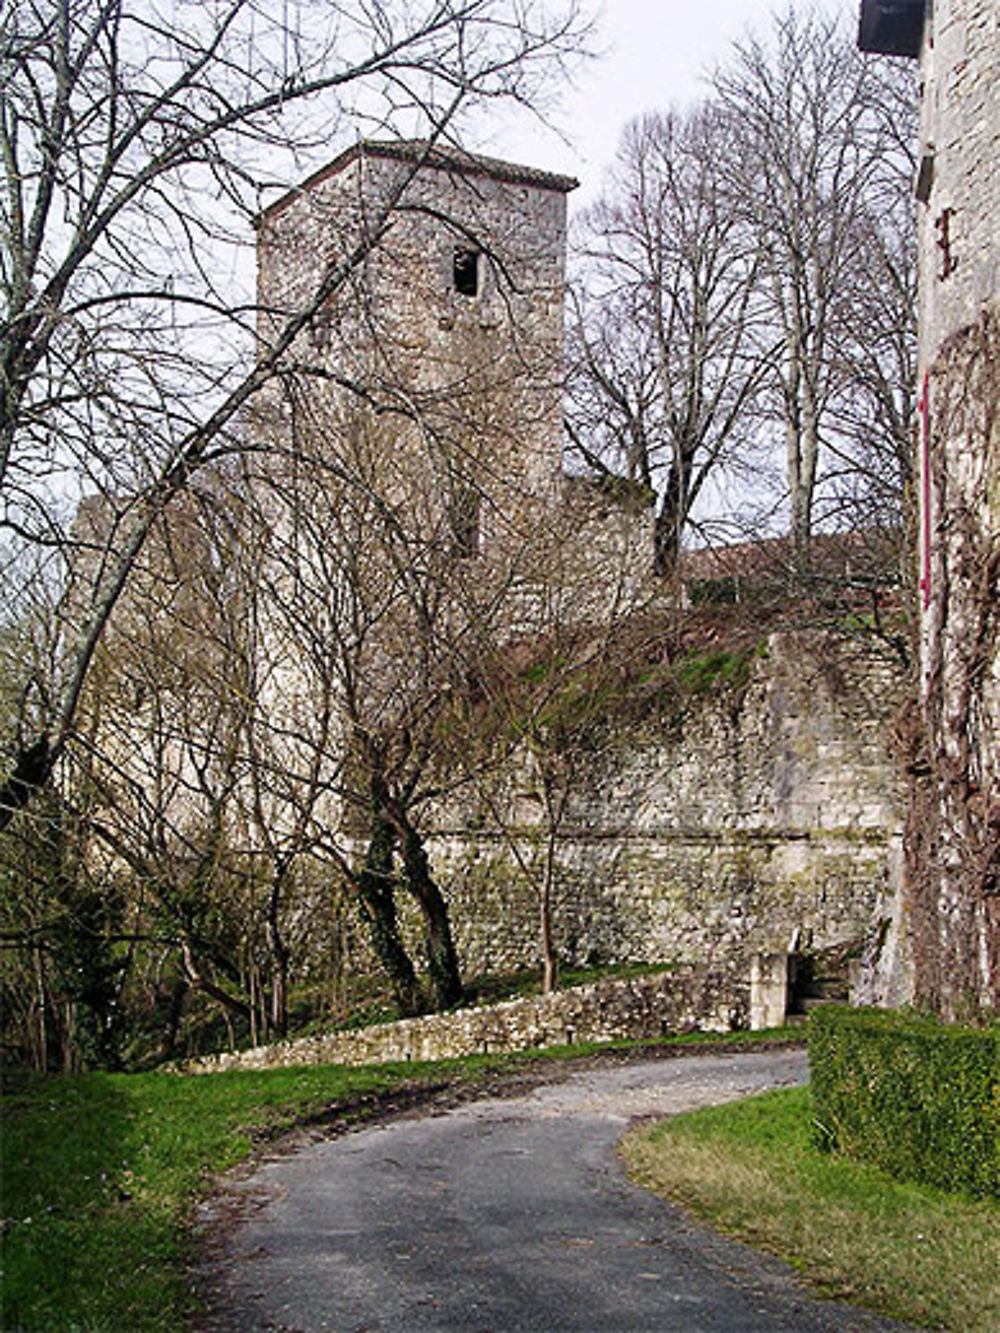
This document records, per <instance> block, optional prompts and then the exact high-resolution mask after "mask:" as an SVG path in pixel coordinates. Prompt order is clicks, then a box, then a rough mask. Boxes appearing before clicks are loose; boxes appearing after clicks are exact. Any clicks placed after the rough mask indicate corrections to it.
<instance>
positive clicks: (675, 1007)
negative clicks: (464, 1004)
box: [185, 969, 749, 1074]
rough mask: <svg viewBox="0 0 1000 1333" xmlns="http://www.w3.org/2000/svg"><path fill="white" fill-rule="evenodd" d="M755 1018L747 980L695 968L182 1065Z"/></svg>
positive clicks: (560, 1040) (339, 1056)
mask: <svg viewBox="0 0 1000 1333" xmlns="http://www.w3.org/2000/svg"><path fill="white" fill-rule="evenodd" d="M748 1017H749V980H748V977H746V978H744V977H739V976H737V975H735V974H733V973H732V972H728V971H714V972H710V971H707V970H706V969H694V970H691V971H688V972H687V973H684V974H682V975H676V974H670V975H662V976H655V977H637V978H635V979H633V980H631V981H613V980H607V981H599V982H597V983H595V984H594V985H592V986H581V987H578V988H576V989H574V990H566V991H560V992H558V993H556V994H555V995H548V996H534V997H529V998H526V999H520V1000H508V1001H506V1002H505V1003H503V1004H497V1005H492V1006H490V1007H488V1008H480V1009H459V1010H456V1011H455V1012H453V1013H447V1014H430V1015H428V1016H427V1017H425V1018H410V1019H406V1020H404V1021H403V1022H400V1023H386V1024H382V1025H380V1026H378V1027H370V1028H363V1029H361V1030H359V1031H357V1032H337V1033H331V1034H330V1035H328V1036H323V1037H307V1038H302V1039H300V1040H297V1041H286V1042H279V1043H277V1044H275V1045H273V1046H261V1047H258V1048H256V1049H254V1050H250V1051H234V1052H231V1053H228V1054H224V1055H215V1056H206V1057H205V1058H204V1059H200V1060H195V1061H192V1062H191V1063H190V1064H189V1065H187V1066H186V1067H185V1069H186V1072H188V1073H192V1074H211V1073H217V1072H219V1071H220V1070H224V1069H275V1068H279V1067H286V1066H291V1065H318V1064H344V1065H363V1064H376V1063H381V1062H383V1061H391V1060H400V1061H407V1060H446V1059H453V1058H455V1057H457V1056H462V1055H479V1054H484V1053H486V1052H501V1051H525V1050H532V1049H536V1048H542V1047H546V1046H561V1045H572V1044H573V1043H576V1042H608V1041H626V1040H633V1041H638V1040H643V1039H645V1038H655V1037H662V1036H665V1035H669V1034H671V1033H676V1032H684V1031H688V1030H693V1029H695V1028H697V1029H698V1030H700V1031H718V1032H728V1031H732V1030H734V1029H736V1028H744V1027H746V1026H747V1022H748Z"/></svg>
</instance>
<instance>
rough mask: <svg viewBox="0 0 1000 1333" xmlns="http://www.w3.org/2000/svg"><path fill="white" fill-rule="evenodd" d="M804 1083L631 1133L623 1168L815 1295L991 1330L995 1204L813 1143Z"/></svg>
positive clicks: (994, 1325)
mask: <svg viewBox="0 0 1000 1333" xmlns="http://www.w3.org/2000/svg"><path fill="white" fill-rule="evenodd" d="M810 1122H811V1102H810V1096H809V1092H808V1090H806V1089H794V1090H792V1091H780V1092H773V1093H765V1094H763V1095H762V1096H759V1097H753V1098H750V1099H748V1100H746V1101H742V1102H737V1103H733V1104H731V1105H728V1106H721V1107H715V1108H713V1109H711V1110H707V1111H698V1112H693V1113H691V1114H689V1115H684V1116H678V1117H676V1118H675V1119H673V1120H670V1121H666V1122H663V1123H661V1124H658V1125H654V1126H651V1127H644V1128H642V1129H640V1130H637V1131H635V1132H633V1133H632V1134H631V1135H630V1136H629V1137H628V1139H627V1140H626V1142H625V1144H624V1145H623V1154H624V1156H625V1160H626V1163H627V1164H628V1167H629V1170H630V1171H631V1173H632V1175H633V1177H634V1178H635V1179H636V1180H638V1181H639V1182H640V1183H642V1184H644V1185H646V1186H648V1187H649V1188H652V1189H655V1190H656V1191H657V1192H659V1193H662V1194H665V1195H667V1196H668V1197H670V1198H673V1199H676V1200H679V1201H680V1202H681V1203H683V1204H684V1205H685V1206H686V1207H687V1208H688V1209H689V1211H690V1212H691V1213H693V1214H694V1216H696V1217H698V1218H699V1219H701V1220H702V1221H706V1222H708V1223H710V1224H711V1225H712V1226H714V1227H717V1228H718V1229H719V1230H721V1231H724V1232H725V1233H726V1234H728V1235H731V1236H735V1237H737V1238H738V1239H740V1240H743V1241H746V1242H747V1243H749V1244H751V1245H754V1246H756V1247H757V1248H759V1249H763V1250H766V1251H768V1252H769V1253H772V1254H776V1255H778V1256H780V1257H781V1258H783V1259H785V1260H787V1261H788V1262H790V1263H792V1264H793V1265H794V1266H795V1267H796V1268H798V1269H799V1270H800V1271H801V1272H802V1273H803V1275H804V1276H805V1277H806V1278H807V1279H808V1280H809V1281H810V1282H811V1283H813V1284H814V1285H815V1286H817V1287H818V1288H819V1289H820V1290H821V1291H822V1292H823V1293H825V1294H827V1295H831V1296H838V1297H843V1298H845V1299H849V1300H852V1301H855V1302H856V1303H858V1304H860V1305H864V1306H867V1307H869V1308H871V1309H875V1310H878V1311H880V1312H882V1313H883V1314H888V1315H892V1316H895V1317H896V1318H900V1319H905V1320H908V1321H910V1322H912V1323H915V1324H925V1325H929V1326H936V1327H944V1328H949V1329H956V1330H959V1329H960V1330H962V1333H986V1331H987V1330H995V1329H998V1328H1000V1207H998V1206H997V1205H996V1204H995V1203H988V1202H985V1201H981V1200H974V1199H972V1198H969V1197H967V1196H964V1195H961V1194H954V1193H950V1192H947V1191H944V1190H940V1189H935V1188H933V1187H931V1186H925V1185H915V1184H910V1183H903V1182H900V1181H896V1180H893V1179H890V1178H889V1177H887V1176H886V1175H884V1174H882V1173H881V1172H880V1171H878V1170H877V1169H876V1168H874V1167H871V1166H866V1165H864V1164H861V1163H857V1162H852V1161H849V1160H847V1159H846V1158H842V1157H837V1156H833V1155H831V1154H828V1153H823V1152H820V1151H819V1150H818V1149H817V1148H816V1147H815V1146H814V1144H813V1143H812V1141H811V1138H810Z"/></svg>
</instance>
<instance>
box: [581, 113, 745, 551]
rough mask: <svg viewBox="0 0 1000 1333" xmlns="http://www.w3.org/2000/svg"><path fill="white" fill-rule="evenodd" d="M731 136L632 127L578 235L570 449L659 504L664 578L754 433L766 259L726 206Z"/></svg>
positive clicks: (704, 121) (668, 123)
mask: <svg viewBox="0 0 1000 1333" xmlns="http://www.w3.org/2000/svg"><path fill="white" fill-rule="evenodd" d="M735 132H736V131H735V129H734V125H733V117H732V116H731V114H730V113H729V112H727V111H726V110H725V109H724V108H722V107H720V106H718V105H714V104H711V103H710V104H706V105H703V106H701V107H700V108H698V109H697V110H695V111H693V112H691V113H689V114H687V115H680V114H674V113H671V114H649V115H646V116H643V117H640V118H639V119H638V120H635V121H633V122H632V123H631V124H630V125H629V126H628V128H627V129H626V131H625V134H624V136H623V139H622V143H621V147H620V149H619V151H618V157H617V160H616V163H615V167H614V169H613V171H612V173H611V176H610V179H609V181H608V184H607V186H606V188H605V191H604V193H603V194H602V196H601V198H600V199H599V200H598V201H597V203H596V204H595V205H594V206H593V207H592V208H591V209H590V210H588V212H587V213H586V214H585V216H584V218H583V219H582V223H581V226H580V232H579V238H578V239H579V243H580V250H581V256H580V258H581V263H582V280H581V282H580V283H579V285H578V287H577V289H576V300H575V307H574V313H575V319H574V322H573V326H572V344H571V347H572V363H571V379H570V384H571V398H570V408H569V425H570V431H571V438H572V442H573V446H574V448H575V450H576V452H577V453H578V454H579V455H581V456H582V457H583V459H584V460H585V462H586V463H587V464H588V465H589V466H590V467H592V468H595V469H596V470H598V471H599V472H608V473H618V474H624V475H625V476H626V477H628V478H629V479H632V480H635V481H638V482H641V483H642V484H643V485H644V486H646V487H648V488H649V490H650V491H651V492H653V493H655V494H656V496H657V503H656V518H655V569H656V572H657V573H660V574H666V573H669V572H670V571H671V570H672V569H673V566H674V564H675V561H676V558H677V554H678V551H679V550H680V545H681V537H682V534H683V532H684V529H685V526H686V524H687V522H688V520H689V518H690V516H691V512H692V509H693V508H694V506H695V504H696V503H697V501H698V499H699V497H700V496H701V495H702V493H703V492H704V491H705V489H706V487H707V485H708V483H709V481H710V478H713V477H714V476H715V475H716V474H717V473H719V472H721V470H722V469H724V468H726V467H727V466H729V467H732V466H735V465H738V464H739V463H740V462H741V461H743V455H744V453H745V451H746V450H747V448H748V445H749V443H750V442H751V440H752V438H753V433H754V423H753V418H752V411H751V409H752V407H753V403H754V396H755V393H756V391H757V389H758V387H759V384H760V381H761V378H762V375H763V367H764V361H763V359H762V358H761V357H760V355H759V339H760V338H761V337H763V336H764V332H763V331H762V330H761V329H760V327H759V320H760V300H759V290H758V286H759V281H758V280H759V276H760V272H761V254H760V251H759V250H758V249H757V247H756V240H755V237H754V234H753V232H752V230H751V229H750V228H749V227H748V225H747V220H746V219H745V218H744V217H743V216H741V214H740V212H739V211H738V210H736V209H734V208H733V205H732V199H731V197H730V194H729V188H728V178H727V170H726V154H727V152H728V151H729V149H730V146H731V144H732V142H733V139H734V135H735Z"/></svg>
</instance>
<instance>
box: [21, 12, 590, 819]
mask: <svg viewBox="0 0 1000 1333" xmlns="http://www.w3.org/2000/svg"><path fill="white" fill-rule="evenodd" d="M276 13H278V14H280V11H275V8H274V7H273V6H267V5H264V4H260V3H257V0H227V3H224V4H221V5H212V6H207V5H197V4H183V5H167V4H161V3H159V2H158V0H130V2H127V0H110V2H109V0H86V2H85V3H70V0H26V2H23V3H22V0H18V3H16V4H12V3H9V0H5V3H4V4H3V23H2V33H3V36H2V45H0V52H2V59H3V78H2V81H0V154H2V157H3V162H4V175H5V188H4V191H3V193H2V197H0V209H2V226H0V231H2V247H0V277H2V284H3V293H4V307H3V313H2V322H0V500H2V511H0V524H2V527H3V534H2V535H3V542H4V552H5V559H13V557H14V556H16V555H17V554H18V552H19V551H23V550H24V549H25V548H32V549H35V550H41V551H43V552H47V553H49V556H50V559H51V563H52V565H53V567H54V570H55V575H54V577H56V578H57V579H58V580H60V581H65V580H66V579H67V578H70V579H72V578H76V579H77V583H78V586H77V588H76V591H75V599H74V603H73V605H74V618H73V624H72V625H71V626H70V625H67V627H66V630H65V637H64V641H63V643H62V645H61V651H60V653H59V656H58V660H57V662H56V666H57V668H58V670H57V672H56V674H55V675H54V676H49V677H47V678H45V679H41V678H39V677H38V676H37V675H36V676H33V677H31V678H30V679H25V680H23V681H22V687H21V689H20V691H19V693H20V695H21V697H22V699H23V707H22V726H21V728H20V732H19V737H18V740H17V744H16V745H15V747H14V749H13V751H12V753H11V754H10V758H9V767H8V774H7V778H6V781H5V782H4V784H3V786H2V789H0V825H4V826H5V825H6V824H8V823H9V822H10V820H11V818H12V817H13V815H14V814H16V812H17V811H18V810H19V809H21V808H23V807H24V805H25V804H26V803H27V802H29V801H30V800H31V798H32V796H33V795H34V794H35V793H36V792H37V791H38V790H39V788H40V787H42V786H44V785H45V784H46V782H47V781H48V780H49V778H50V776H51V774H52V772H53V769H54V766H55V764H56V762H57V760H58V759H59V757H60V756H61V754H62V753H63V752H64V750H65V748H66V745H67V742H68V741H69V739H70V738H71V737H72V734H73V728H74V723H75V719H76V715H77V710H78V706H79V702H80V699H81V695H82V692H83V689H84V685H85V682H86V679H87V676H88V673H89V671H90V669H91V665H92V663H93V660H94V654H95V651H96V648H97V645H98V643H99V641H100V639H101V636H102V634H103V633H104V630H105V627H106V625H107V623H108V620H109V618H110V617H111V615H112V613H113V611H114V608H115V605H116V603H117V601H118V599H119V597H120V596H121V593H122V589H123V588H124V586H125V584H126V582H127V581H128V579H129V576H130V572H131V570H132V569H133V567H134V566H135V563H136V561H137V559H138V557H139V554H140V552H141V550H142V548H143V545H144V543H145V541H146V539H147V537H148V535H149V532H150V531H151V529H152V527H153V526H154V525H155V523H156V522H157V520H158V518H159V516H160V515H161V514H162V513H163V511H164V510H165V508H166V507H167V506H169V505H170V504H171V503H172V501H173V500H174V498H175V497H176V496H178V495H180V494H183V493H184V492H185V491H187V490H188V489H189V488H190V487H191V485H192V482H193V479H194V478H195V477H196V476H197V474H198V473H199V472H200V471H201V470H202V469H204V468H205V467H206V466H207V465H209V464H210V463H212V462H213V461H215V460H217V459H218V458H219V457H220V456H222V455H224V454H226V453H227V452H230V451H232V450H239V449H241V448H243V447H246V439H245V437H244V436H242V435H241V432H240V430H239V428H238V421H239V417H240V414H241V413H242V412H243V411H244V410H245V408H246V406H247V404H248V403H249V402H250V401H251V400H252V399H253V398H254V396H255V395H256V394H257V393H258V391H259V390H260V388H261V387H262V386H263V385H264V384H266V383H267V382H268V381H269V380H271V379H272V378H273V377H274V376H275V374H276V373H277V372H278V369H279V367H280V366H281V364H282V360H283V358H284V357H285V355H286V353H287V352H288V349H289V348H290V347H291V345H292V343H293V342H294V340H295V338H296V336H297V335H298V334H299V332H300V331H301V330H302V329H303V328H305V327H306V326H307V324H308V323H309V321H310V320H311V318H312V317H313V316H314V314H315V312H316V311H317V310H318V309H320V307H321V306H322V305H323V303H324V302H325V301H326V300H327V299H328V298H329V297H330V295H331V294H332V293H333V292H335V291H336V290H338V289H339V288H341V287H342V286H343V285H344V284H345V283H346V282H347V281H348V279H349V278H350V275H351V273H352V271H353V270H354V269H355V268H356V267H357V266H358V265H359V264H360V263H361V261H362V260H363V258H364V255H365V253H366V252H367V249H368V248H369V247H370V245H371V244H372V243H373V241H374V240H375V239H377V238H378V236H379V234H380V232H381V231H382V230H383V229H384V227H385V225H387V222H388V219H389V217H390V216H391V213H392V209H393V207H394V203H395V200H394V199H392V198H390V199H387V200H386V201H384V203H383V205H382V207H381V209H380V211H379V214H378V216H376V217H374V218H372V219H371V226H370V228H369V230H368V232H367V234H366V236H365V238H364V239H363V240H362V241H361V242H360V243H359V245H358V247H357V248H356V249H355V250H354V251H353V252H351V253H349V254H347V255H341V256H338V258H337V260H336V262H331V263H330V264H329V265H328V267H327V268H326V270H325V271H324V273H323V275H322V279H321V281H320V282H319V283H318V284H317V286H316V289H315V290H314V291H312V292H310V293H309V296H308V299H307V300H306V301H305V303H304V305H303V307H302V308H299V309H296V310H295V311H293V312H290V313H289V314H287V315H286V317H285V318H284V319H283V321H282V324H281V328H280V329H279V330H278V332H277V334H276V336H274V337H272V338H271V339H270V340H269V343H268V345H267V348H266V350H265V351H263V352H261V354H260V355H259V356H257V357H256V359H254V357H253V354H252V351H251V349H252V346H253V339H254V335H255V325H256V311H255V309H254V307H253V303H252V301H250V300H241V299H240V297H239V296H237V295H235V294H234V291H235V289H234V284H233V281H232V275H231V272H230V263H229V259H228V258H227V257H221V258H220V255H221V254H222V252H220V251H219V249H218V248H217V247H216V244H215V243H216V242H217V241H218V240H219V239H220V238H222V239H225V240H228V241H230V242H232V239H233V236H234V235H236V234H239V233H240V232H242V233H243V234H246V233H247V231H248V230H249V229H248V227H247V224H248V222H249V221H250V220H251V218H252V216H253V215H254V214H255V212H256V211H257V209H258V207H259V201H260V191H261V190H262V189H264V188H266V187H270V186H271V185H273V184H276V183H278V180H279V179H280V178H279V176H278V175H277V173H278V171H279V170H280V171H287V170H288V168H289V167H290V166H291V167H292V169H293V170H294V172H295V174H298V161H299V156H298V155H299V153H300V152H302V151H306V152H308V151H309V150H310V149H314V148H315V146H316V145H317V143H320V142H322V143H328V142H329V141H330V139H331V138H332V137H334V136H335V135H336V134H337V133H338V132H341V131H347V130H350V132H351V133H352V134H353V133H354V132H356V127H357V126H358V124H359V123H361V124H363V125H369V126H370V125H380V126H382V127H386V126H389V127H392V126H397V127H398V126H400V125H401V124H402V123H404V122H405V124H406V128H407V130H408V131H409V132H410V133H412V132H413V130H414V128H416V130H417V132H418V133H419V134H421V135H422V136H423V137H425V138H427V139H428V140H429V141H431V142H434V141H436V140H440V139H441V138H442V137H444V136H447V135H452V134H454V133H455V132H457V129H458V127H459V125H460V123H461V120H460V118H461V116H462V115H463V114H464V112H465V111H466V110H467V109H470V108H471V107H473V106H474V105H476V104H477V103H481V102H482V101H483V100H484V99H492V98H505V97H506V98H515V99H518V100H526V101H530V100H532V98H533V97H535V95H536V94H537V93H538V92H539V89H540V87H541V86H542V85H543V82H544V80H545V79H548V78H551V74H552V69H553V64H554V63H556V62H558V61H559V60H560V59H561V58H562V57H564V56H565V55H566V54H567V53H569V52H570V51H571V50H573V49H574V48H575V46H576V44H577V40H578V37H579V33H580V24H579V21H578V15H577V12H576V6H575V4H574V3H573V0H569V2H568V3H567V4H565V5H563V6H561V7H558V6H556V7H553V6H549V7H548V8H546V7H545V6H543V5H542V4H541V3H539V4H534V3H527V4H524V3H516V4H515V3H511V2H510V0H418V3H415V4H411V5H404V6H397V7H386V6H381V5H380V6H374V7H373V6H371V5H368V4H365V3H361V0H357V2H355V0H343V3H333V4H331V3H329V2H328V0H323V3H311V2H310V0H302V2H301V3H300V4H299V5H297V6H296V10H295V13H296V15H297V17H298V26H297V27H296V29H295V30H286V29H284V28H283V26H282V21H281V18H280V17H276ZM310 117H311V119H310ZM359 118H360V119H359ZM279 163H280V166H279V165H277V164H279ZM414 169H416V167H415V168H414ZM231 253H232V249H231V248H230V249H229V250H228V251H227V252H226V254H227V255H231ZM258 443H259V442H258ZM93 490H96V491H99V492H101V493H103V494H105V495H108V496H117V497H122V496H129V497H131V504H129V505H123V506H120V507H119V508H118V509H117V510H116V523H115V525H114V528H113V531H112V533H111V534H110V540H108V541H107V542H106V543H102V549H101V550H98V551H95V550H91V551H89V552H87V553H86V554H87V566H86V567H87V575H86V584H87V586H86V588H84V587H83V583H84V578H83V576H79V577H78V576H76V574H75V572H74V570H73V569H72V565H73V563H74V559H75V556H76V554H77V552H76V551H75V549H74V545H73V543H72V541H71V540H70V537H69V530H68V522H69V519H70V517H71V515H72V513H73V511H74V510H75V508H76V505H77V502H78V500H79V498H80V495H81V494H82V493H84V492H86V491H93ZM18 567H19V564H18V562H16V561H15V562H14V563H13V564H12V563H8V565H7V569H8V571H9V572H11V573H13V571H14V570H15V569H16V568H18ZM19 596H20V589H18V588H17V587H12V589H11V598H10V600H11V603H12V604H15V605H16V603H17V601H18V598H19Z"/></svg>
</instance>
